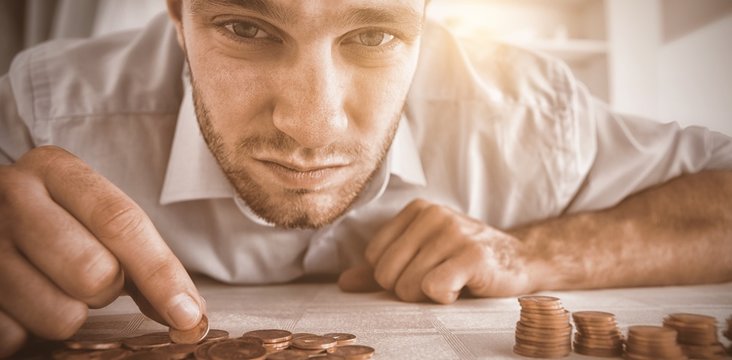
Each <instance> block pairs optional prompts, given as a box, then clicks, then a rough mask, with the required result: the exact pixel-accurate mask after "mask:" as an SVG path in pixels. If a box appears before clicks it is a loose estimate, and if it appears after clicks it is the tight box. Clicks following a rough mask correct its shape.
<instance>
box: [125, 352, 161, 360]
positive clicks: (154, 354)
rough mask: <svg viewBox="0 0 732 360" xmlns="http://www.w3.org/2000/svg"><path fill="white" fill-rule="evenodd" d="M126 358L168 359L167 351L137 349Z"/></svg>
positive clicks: (138, 359) (132, 359) (141, 359)
mask: <svg viewBox="0 0 732 360" xmlns="http://www.w3.org/2000/svg"><path fill="white" fill-rule="evenodd" d="M125 359H126V360H127V359H129V360H168V357H167V356H166V354H165V353H163V352H159V351H152V350H145V351H137V352H133V353H132V354H130V355H128V356H127V357H126V358H125Z"/></svg>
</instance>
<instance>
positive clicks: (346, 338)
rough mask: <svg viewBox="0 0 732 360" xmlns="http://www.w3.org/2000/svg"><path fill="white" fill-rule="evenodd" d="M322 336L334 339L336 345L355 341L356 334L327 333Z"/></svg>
mask: <svg viewBox="0 0 732 360" xmlns="http://www.w3.org/2000/svg"><path fill="white" fill-rule="evenodd" d="M323 336H328V337H332V338H334V339H336V346H341V345H348V344H353V343H355V342H356V335H353V334H348V333H327V334H323Z"/></svg>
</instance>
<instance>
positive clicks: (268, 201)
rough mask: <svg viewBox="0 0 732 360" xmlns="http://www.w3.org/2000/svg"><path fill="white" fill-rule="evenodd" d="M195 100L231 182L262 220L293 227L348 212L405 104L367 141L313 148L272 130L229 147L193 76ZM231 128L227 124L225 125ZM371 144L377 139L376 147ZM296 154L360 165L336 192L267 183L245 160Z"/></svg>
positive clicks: (211, 145) (378, 161) (324, 222)
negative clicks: (385, 128) (380, 135)
mask: <svg viewBox="0 0 732 360" xmlns="http://www.w3.org/2000/svg"><path fill="white" fill-rule="evenodd" d="M190 81H191V86H192V90H193V104H194V108H195V112H196V117H197V118H198V124H199V127H200V129H201V133H202V134H203V137H204V140H205V141H206V144H207V145H208V148H209V149H210V150H211V153H212V154H213V156H214V158H216V160H217V162H218V163H219V166H220V167H221V169H222V170H223V172H224V174H225V175H226V177H227V179H228V180H229V182H230V183H231V184H232V186H233V187H234V189H235V190H236V192H237V193H238V195H239V196H240V197H241V198H242V199H243V200H244V201H245V202H246V204H247V205H248V206H249V208H250V209H251V210H252V211H253V212H254V213H255V214H257V215H258V216H259V217H261V218H262V219H264V220H266V221H268V222H270V223H272V224H275V225H276V226H279V227H283V228H287V229H291V228H299V229H317V228H321V227H323V226H325V225H328V224H331V223H332V222H333V221H335V220H336V219H337V218H339V217H340V216H342V215H343V214H344V213H345V212H346V211H347V210H348V209H349V208H350V207H351V205H353V203H354V202H356V200H357V199H358V197H359V194H361V193H362V192H363V190H364V189H365V188H366V186H367V185H368V184H369V183H370V182H371V181H372V180H373V178H374V177H375V175H376V174H377V172H378V170H379V169H380V167H381V166H382V165H383V163H384V159H385V158H386V155H387V153H388V151H389V148H390V146H391V143H392V141H393V140H394V136H395V135H396V131H397V128H398V125H399V120H400V118H401V114H402V109H401V108H400V109H399V110H398V111H396V113H395V114H394V115H393V116H392V119H391V120H390V124H389V128H388V131H387V132H386V133H385V134H384V137H383V138H381V139H378V142H376V141H373V139H365V140H366V141H365V142H364V143H333V144H331V145H328V146H326V147H323V148H318V149H310V148H304V147H302V146H300V145H299V144H298V143H297V141H296V140H295V139H293V138H292V137H290V136H288V135H287V134H285V133H283V132H281V131H279V130H275V131H276V132H274V133H272V134H271V135H267V136H261V135H252V136H243V137H241V138H239V139H237V140H236V142H235V144H234V145H233V146H231V147H230V148H231V150H229V148H227V146H226V145H225V143H224V141H223V137H222V136H221V132H220V131H221V130H217V129H216V127H215V126H214V125H213V123H214V121H215V119H212V118H211V113H210V111H209V109H208V107H207V105H206V103H205V101H203V98H202V96H201V93H200V91H199V89H198V87H197V86H196V81H195V79H194V77H193V74H191V76H190ZM224 130H225V129H224ZM367 144H372V145H371V146H370V147H369V146H368V145H367ZM265 152H266V153H275V154H293V153H298V154H301V155H302V156H303V157H306V158H309V159H323V158H328V157H331V156H334V155H337V156H340V157H345V158H348V159H353V164H354V166H357V167H359V169H358V171H357V172H356V174H355V175H354V176H353V177H352V178H351V179H350V180H349V181H345V182H344V183H343V184H342V185H341V186H340V187H339V188H338V189H336V190H335V192H334V193H331V194H320V193H318V192H317V191H313V190H311V189H287V188H276V186H277V185H274V184H270V185H269V186H264V185H262V184H259V183H257V182H256V181H255V180H254V176H253V171H252V170H251V169H248V168H247V167H246V166H245V165H244V164H245V160H247V159H248V158H250V155H252V154H256V153H265Z"/></svg>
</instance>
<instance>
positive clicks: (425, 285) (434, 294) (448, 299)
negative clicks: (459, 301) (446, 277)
mask: <svg viewBox="0 0 732 360" xmlns="http://www.w3.org/2000/svg"><path fill="white" fill-rule="evenodd" d="M421 290H422V292H423V293H424V294H425V296H427V297H428V298H430V299H432V301H434V302H436V303H439V304H449V303H452V302H454V301H455V300H454V295H453V294H452V293H451V292H450V291H448V290H446V289H445V288H444V287H443V286H441V285H440V284H438V283H437V282H435V281H428V280H426V279H425V280H424V281H422V284H421Z"/></svg>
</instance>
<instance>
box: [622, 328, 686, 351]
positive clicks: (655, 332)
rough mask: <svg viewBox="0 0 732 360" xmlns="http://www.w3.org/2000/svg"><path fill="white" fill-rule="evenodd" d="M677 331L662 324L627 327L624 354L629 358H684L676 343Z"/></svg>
mask: <svg viewBox="0 0 732 360" xmlns="http://www.w3.org/2000/svg"><path fill="white" fill-rule="evenodd" d="M676 335H677V332H676V330H674V329H671V328H668V327H662V326H649V325H636V326H631V327H629V328H628V340H627V341H626V344H625V356H626V357H627V358H630V359H639V358H651V359H661V358H665V359H685V358H686V356H685V355H684V353H683V351H682V349H681V347H680V346H679V345H678V344H677V343H676Z"/></svg>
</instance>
